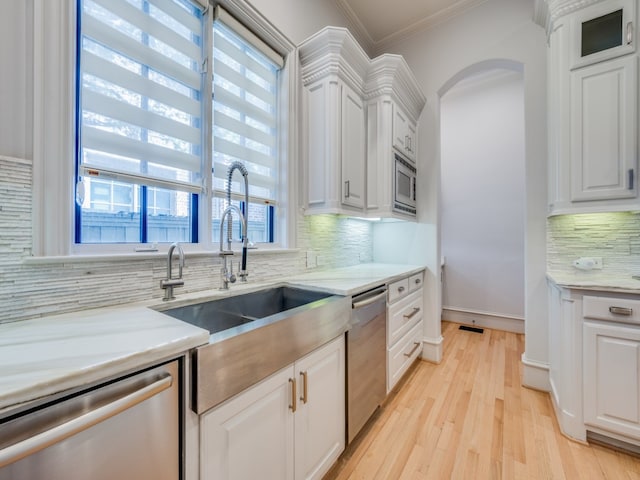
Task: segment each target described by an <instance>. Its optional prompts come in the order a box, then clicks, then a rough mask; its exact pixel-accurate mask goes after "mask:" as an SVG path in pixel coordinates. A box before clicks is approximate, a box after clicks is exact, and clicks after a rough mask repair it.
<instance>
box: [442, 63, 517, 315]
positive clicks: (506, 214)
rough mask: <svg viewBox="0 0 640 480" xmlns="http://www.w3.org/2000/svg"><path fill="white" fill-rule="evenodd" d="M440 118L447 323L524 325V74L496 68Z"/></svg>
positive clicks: (450, 97)
mask: <svg viewBox="0 0 640 480" xmlns="http://www.w3.org/2000/svg"><path fill="white" fill-rule="evenodd" d="M440 119H441V124H440V125H441V127H440V128H441V130H440V138H441V144H440V145H441V155H440V161H441V179H442V183H441V189H442V198H441V215H442V227H441V235H440V238H441V242H442V255H443V256H444V257H445V258H446V268H445V275H444V278H445V281H444V284H443V295H442V302H443V308H444V309H447V310H452V311H453V312H445V314H444V315H443V317H444V318H447V319H450V318H451V317H448V316H447V315H446V313H449V314H450V315H451V314H453V315H454V316H455V312H456V311H459V312H468V313H481V314H487V315H494V316H499V317H509V318H515V319H523V318H524V207H525V195H524V90H523V77H522V73H521V72H514V71H511V70H502V69H495V70H489V71H488V72H483V73H479V74H475V75H473V76H472V77H469V78H467V79H465V80H462V81H461V82H460V83H458V84H456V85H455V86H454V87H453V88H452V89H451V90H449V91H448V92H447V93H446V94H445V95H444V96H443V97H442V100H441V103H440ZM515 323H516V324H517V323H519V322H515ZM516 327H521V326H520V325H516Z"/></svg>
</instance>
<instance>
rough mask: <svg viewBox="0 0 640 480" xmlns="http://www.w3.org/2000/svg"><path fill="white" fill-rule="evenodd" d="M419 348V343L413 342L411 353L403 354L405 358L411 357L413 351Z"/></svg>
mask: <svg viewBox="0 0 640 480" xmlns="http://www.w3.org/2000/svg"><path fill="white" fill-rule="evenodd" d="M418 348H420V342H413V348H412V349H411V351H410V352H409V353H405V354H404V356H405V357H410V356H411V355H413V354H414V353H415V351H416V350H417V349H418Z"/></svg>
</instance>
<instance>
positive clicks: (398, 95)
mask: <svg viewBox="0 0 640 480" xmlns="http://www.w3.org/2000/svg"><path fill="white" fill-rule="evenodd" d="M364 90H365V92H364V93H365V99H367V100H370V99H372V98H375V97H379V96H383V95H389V96H391V97H392V98H393V100H394V101H395V102H397V103H399V104H400V106H401V107H402V109H403V110H404V111H406V112H407V114H409V115H410V116H411V117H412V120H413V121H414V122H417V121H418V118H419V117H420V113H421V112H422V109H423V108H424V105H425V103H426V101H427V99H426V97H425V95H424V93H422V90H421V89H420V87H419V85H418V81H417V80H416V78H415V76H414V75H413V72H412V71H411V69H410V68H409V65H407V62H406V61H405V60H404V58H403V57H402V56H401V55H392V54H389V53H386V54H383V55H380V56H378V57H376V58H374V59H373V60H371V64H370V67H369V74H368V76H367V80H366V83H365V88H364Z"/></svg>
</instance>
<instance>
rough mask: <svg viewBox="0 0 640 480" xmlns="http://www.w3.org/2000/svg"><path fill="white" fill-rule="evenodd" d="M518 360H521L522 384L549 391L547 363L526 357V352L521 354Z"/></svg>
mask: <svg viewBox="0 0 640 480" xmlns="http://www.w3.org/2000/svg"><path fill="white" fill-rule="evenodd" d="M520 360H521V362H522V385H524V386H525V387H529V388H533V389H535V390H540V391H542V392H549V391H551V384H550V383H549V364H548V363H543V362H539V361H537V360H531V359H528V358H527V357H526V352H525V353H523V354H522V357H521V358H520Z"/></svg>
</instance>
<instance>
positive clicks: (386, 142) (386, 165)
mask: <svg viewBox="0 0 640 480" xmlns="http://www.w3.org/2000/svg"><path fill="white" fill-rule="evenodd" d="M365 98H366V104H367V204H366V207H367V208H366V210H367V215H369V216H373V217H392V218H401V219H403V220H414V219H415V217H416V214H415V213H411V212H409V211H407V210H404V209H402V208H396V204H395V200H396V199H395V192H394V184H395V180H396V179H395V171H396V168H395V167H396V160H395V154H396V153H400V155H399V156H401V157H402V158H403V159H407V160H408V161H409V162H410V163H412V164H414V165H413V166H414V167H415V168H417V165H415V163H416V160H417V149H418V136H417V128H418V123H417V122H418V119H419V118H420V114H421V113H422V109H423V108H424V105H425V103H426V98H425V96H424V94H423V93H422V91H421V90H420V87H419V85H418V82H417V80H416V78H415V76H414V75H413V73H412V72H411V70H410V69H409V66H408V65H407V63H406V62H405V60H404V59H403V58H402V57H401V56H400V55H391V54H384V55H380V56H378V57H376V58H374V59H373V60H372V61H371V67H370V72H369V75H368V76H367V81H366V84H365ZM418 173H419V172H418ZM418 193H419V192H418Z"/></svg>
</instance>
